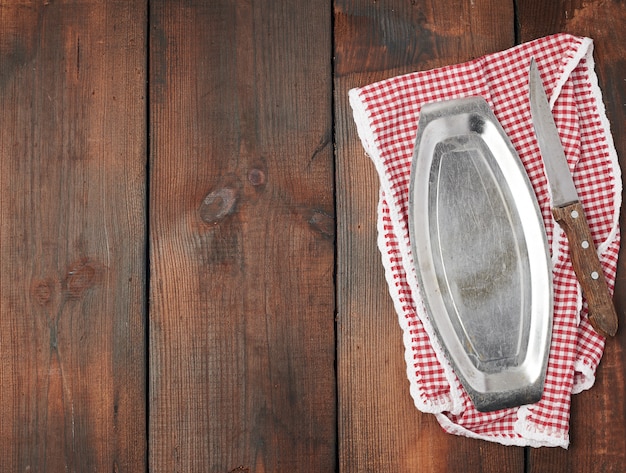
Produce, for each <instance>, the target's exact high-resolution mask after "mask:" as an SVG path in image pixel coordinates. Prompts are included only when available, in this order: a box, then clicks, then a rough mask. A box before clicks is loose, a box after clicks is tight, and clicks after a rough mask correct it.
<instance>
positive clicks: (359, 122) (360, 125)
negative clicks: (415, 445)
mask: <svg viewBox="0 0 626 473" xmlns="http://www.w3.org/2000/svg"><path fill="white" fill-rule="evenodd" d="M348 97H349V101H350V106H351V107H352V112H353V118H354V122H355V124H356V127H357V134H358V135H359V138H360V139H361V142H362V144H363V147H364V148H365V152H366V153H367V154H368V155H369V157H370V160H371V161H372V163H373V164H374V167H375V168H376V171H377V173H378V176H379V183H380V193H379V196H381V199H380V200H379V206H378V211H380V203H381V202H382V196H383V195H392V192H391V189H389V188H388V187H389V186H388V184H387V183H386V182H385V181H384V180H383V179H381V178H380V177H381V176H384V175H385V170H384V169H383V166H382V163H381V159H380V157H381V152H380V150H379V149H378V146H377V145H376V140H375V138H374V134H373V132H372V129H371V127H370V122H371V118H370V116H369V114H368V113H367V110H366V108H365V105H364V103H363V101H362V100H361V97H360V95H359V90H358V89H351V90H350V91H348ZM371 158H374V159H371ZM387 205H388V207H389V218H390V219H391V223H392V225H393V227H394V229H395V230H396V235H399V234H401V233H402V232H399V231H397V230H398V229H400V228H401V225H400V220H399V217H398V211H397V209H395V208H394V205H393V203H391V202H387ZM378 215H379V216H380V213H379V214H378ZM379 221H380V218H377V222H379ZM378 230H380V229H378ZM398 238H400V237H398ZM406 246H408V245H399V250H400V257H401V258H402V260H403V261H404V262H406V261H410V260H411V258H410V257H409V255H408V254H407V253H406V249H405V248H406ZM378 249H379V251H380V253H381V259H382V263H383V267H384V269H385V278H386V280H387V285H388V287H389V292H390V295H391V298H392V300H393V303H394V307H395V308H396V314H397V317H398V322H399V324H400V327H401V328H402V332H403V342H404V349H405V352H404V357H405V364H406V367H407V368H406V369H407V377H408V379H409V383H410V393H411V396H412V397H413V401H414V403H415V405H416V407H417V408H418V409H421V410H422V409H423V410H424V412H428V413H436V412H444V411H449V412H452V413H459V412H461V411H462V410H463V398H462V394H461V392H460V391H459V386H458V380H457V378H456V374H455V373H454V370H453V369H452V366H451V365H450V362H449V361H448V359H447V358H446V356H445V355H444V352H443V349H442V347H441V346H440V345H439V342H438V339H437V338H436V336H435V335H434V329H433V327H432V325H431V324H430V321H429V320H428V317H426V316H425V314H424V313H420V311H419V309H420V307H419V306H417V307H416V310H417V312H418V317H419V318H420V320H421V322H422V325H423V326H424V330H425V331H426V333H427V335H428V337H429V338H430V341H431V345H432V347H433V350H434V352H435V355H436V356H437V359H438V361H439V363H440V364H441V366H442V368H443V370H444V374H445V377H446V380H447V381H448V385H449V387H450V401H448V402H441V404H440V403H438V402H436V401H435V402H432V403H427V402H425V401H424V399H423V397H422V395H421V393H422V392H421V390H420V388H419V384H418V382H417V381H418V380H417V377H416V376H415V374H414V373H413V372H411V371H410V368H409V366H412V364H413V362H412V357H413V352H412V351H411V343H410V333H409V327H408V325H407V322H406V320H405V319H404V317H402V316H401V314H402V310H397V309H398V307H399V299H400V295H399V294H398V291H397V289H396V287H395V285H394V284H393V276H392V273H391V262H390V261H389V258H388V255H387V253H386V251H385V246H384V235H382V236H381V232H380V231H378ZM403 266H404V267H405V268H410V267H412V265H407V264H403ZM411 276H413V277H411ZM406 277H407V283H408V284H409V286H410V287H411V290H412V291H413V294H414V299H415V300H416V301H418V300H419V298H420V297H421V296H420V292H419V289H418V287H417V281H416V277H415V275H411V274H409V272H408V271H407V273H406Z"/></svg>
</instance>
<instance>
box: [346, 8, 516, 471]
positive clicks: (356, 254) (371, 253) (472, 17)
mask: <svg viewBox="0 0 626 473" xmlns="http://www.w3.org/2000/svg"><path fill="white" fill-rule="evenodd" d="M334 15H335V43H336V47H335V57H336V68H335V72H336V74H335V94H336V106H335V116H336V117H337V122H336V140H337V143H336V148H337V158H336V173H337V177H336V182H337V185H336V187H337V209H338V216H337V218H338V221H337V223H338V238H337V258H338V262H337V264H338V269H337V279H338V285H337V287H338V298H337V304H338V329H337V334H338V388H339V413H338V415H339V449H340V451H339V460H340V470H341V471H344V472H357V471H358V472H381V471H428V472H447V471H463V472H502V471H507V472H515V471H517V472H522V471H524V450H523V449H522V448H511V447H508V448H507V447H503V446H501V445H497V444H493V443H488V442H482V441H475V440H470V439H467V438H461V437H456V436H451V435H447V434H445V433H444V432H443V431H442V429H441V428H440V427H439V425H438V424H437V422H436V420H435V418H434V417H433V416H432V415H429V414H422V413H420V412H418V411H417V410H416V408H415V407H414V405H413V401H412V399H411V397H410V394H409V383H408V380H407V379H406V368H405V362H404V348H403V346H402V333H401V330H400V327H399V325H398V321H397V316H396V314H395V312H394V309H393V306H392V303H391V299H390V297H389V295H388V292H387V286H386V282H385V279H384V274H383V268H382V264H381V260H380V254H379V252H378V249H377V246H376V238H377V235H376V202H377V199H378V188H379V185H378V178H377V176H376V173H375V171H374V168H373V166H372V164H371V163H370V161H369V159H368V158H367V157H366V156H365V154H364V152H363V148H362V146H361V144H360V142H359V140H358V137H357V134H356V127H355V126H354V123H353V120H352V111H351V110H350V107H349V104H348V100H347V94H348V90H349V89H350V88H352V87H356V86H362V85H365V84H369V83H371V82H375V81H377V80H381V79H384V78H388V77H392V76H395V75H398V74H402V73H407V72H412V71H416V70H426V69H430V68H434V67H439V66H443V65H447V64H455V63H458V62H462V61H466V60H469V59H473V58H475V57H479V56H481V55H483V54H487V53H490V52H495V51H498V50H501V49H505V48H507V47H510V46H512V45H513V44H514V27H513V25H514V23H513V20H514V18H513V8H512V4H509V3H507V2H500V1H497V0H477V1H473V2H464V1H451V2H435V1H432V2H423V1H420V2H404V1H399V0H398V1H392V2H371V1H365V0H363V1H361V0H352V1H348V0H337V1H335V12H334ZM494 18H498V21H494V20H493V19H494Z"/></svg>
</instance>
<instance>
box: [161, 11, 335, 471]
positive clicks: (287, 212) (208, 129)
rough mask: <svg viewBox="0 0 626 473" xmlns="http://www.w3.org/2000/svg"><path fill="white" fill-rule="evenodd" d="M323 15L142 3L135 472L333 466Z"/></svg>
mask: <svg viewBox="0 0 626 473" xmlns="http://www.w3.org/2000/svg"><path fill="white" fill-rule="evenodd" d="M330 22H331V15H330V6H329V4H328V2H322V1H317V0H316V1H310V0H306V1H304V0H303V1H293V2H274V1H271V0H267V1H251V2H232V1H227V0H218V1H212V2H205V1H197V2H194V1H165V0H163V1H155V2H153V4H152V6H151V21H150V24H151V31H150V35H151V50H150V65H151V70H150V92H151V98H152V102H151V108H150V110H151V113H150V122H151V157H150V163H151V165H150V169H151V173H150V174H151V179H150V190H151V195H150V209H151V221H150V222H151V224H150V245H151V249H152V250H151V315H150V372H151V376H150V414H151V415H150V459H149V464H150V468H151V471H155V472H157V471H163V472H166V471H167V472H200V471H202V472H205V471H206V472H209V471H210V472H247V471H250V472H252V471H255V472H263V471H267V472H279V471H289V472H298V471H300V472H314V471H315V472H317V471H319V472H327V471H328V472H330V471H333V470H334V468H335V463H336V447H335V445H336V435H335V424H336V419H335V372H334V351H335V344H334V284H333V270H334V245H333V242H334V234H335V223H334V216H333V214H334V205H333V178H332V176H333V174H332V169H333V154H332V153H333V152H332V109H331V102H332V100H331V99H332V95H331V92H332V83H331V70H330V66H331V62H330V53H331V44H330V35H331V28H330V24H331V23H330Z"/></svg>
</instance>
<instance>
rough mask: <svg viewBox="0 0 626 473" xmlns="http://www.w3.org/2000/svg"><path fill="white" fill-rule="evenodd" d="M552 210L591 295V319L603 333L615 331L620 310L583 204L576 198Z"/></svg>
mask: <svg viewBox="0 0 626 473" xmlns="http://www.w3.org/2000/svg"><path fill="white" fill-rule="evenodd" d="M552 214H553V215H554V218H555V219H556V221H557V222H559V225H560V226H561V228H563V230H565V234H566V235H567V239H568V241H569V253H570V258H571V260H572V265H573V267H574V272H575V273H576V277H577V278H578V282H579V283H580V287H581V288H582V290H583V294H584V295H585V298H586V299H587V305H588V307H589V322H591V325H592V326H593V328H594V329H595V330H596V331H597V332H598V333H599V334H600V335H603V336H605V337H606V336H608V335H610V336H613V335H615V333H616V332H617V324H618V322H617V313H616V312H615V306H614V305H613V300H612V298H611V294H610V293H609V288H608V286H607V284H606V279H605V278H604V273H603V271H602V266H601V265H600V260H599V259H598V253H597V251H596V247H595V245H594V244H593V239H592V237H591V232H590V230H589V224H588V223H587V219H586V218H585V213H584V211H583V207H582V205H581V204H580V202H575V203H573V204H569V205H566V206H564V207H555V208H553V209H552Z"/></svg>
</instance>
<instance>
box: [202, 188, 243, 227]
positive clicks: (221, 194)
mask: <svg viewBox="0 0 626 473" xmlns="http://www.w3.org/2000/svg"><path fill="white" fill-rule="evenodd" d="M237 194H238V192H237V190H236V189H233V188H232V187H222V188H221V189H217V190H215V191H213V192H211V193H210V194H208V195H207V196H206V197H205V198H204V200H203V201H202V204H201V205H200V218H201V219H202V221H204V222H205V223H216V222H218V221H220V220H222V219H223V218H224V217H226V216H227V215H230V214H231V213H233V212H234V210H235V204H236V202H237Z"/></svg>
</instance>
